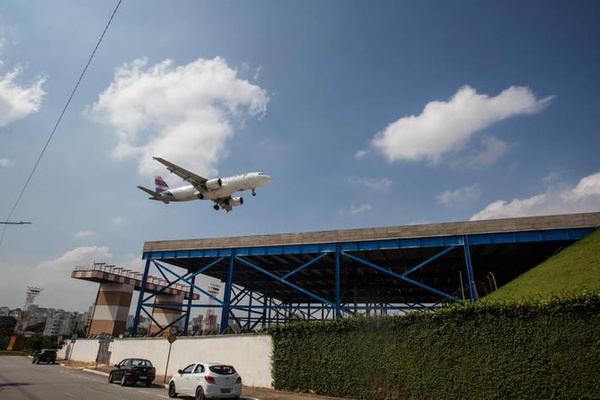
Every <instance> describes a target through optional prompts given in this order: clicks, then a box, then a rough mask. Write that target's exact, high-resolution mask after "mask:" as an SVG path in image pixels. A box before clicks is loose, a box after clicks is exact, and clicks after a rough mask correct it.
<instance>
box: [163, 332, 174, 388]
mask: <svg viewBox="0 0 600 400" xmlns="http://www.w3.org/2000/svg"><path fill="white" fill-rule="evenodd" d="M176 333H177V327H175V326H172V327H171V329H169V335H168V336H167V341H168V342H169V353H168V354H167V365H166V366H165V375H164V376H163V383H167V371H168V370H169V359H170V358H171V346H173V342H175V341H176V340H177V336H176V335H175V334H176Z"/></svg>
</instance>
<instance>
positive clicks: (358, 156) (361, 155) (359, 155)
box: [354, 150, 369, 160]
mask: <svg viewBox="0 0 600 400" xmlns="http://www.w3.org/2000/svg"><path fill="white" fill-rule="evenodd" d="M367 154H369V152H368V151H367V150H359V151H357V152H356V154H354V158H356V159H358V160H360V159H363V158H365V157H366V156H367Z"/></svg>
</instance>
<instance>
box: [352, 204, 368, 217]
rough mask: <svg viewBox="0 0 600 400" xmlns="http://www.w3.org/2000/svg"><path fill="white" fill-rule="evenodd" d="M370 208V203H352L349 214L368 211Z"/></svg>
mask: <svg viewBox="0 0 600 400" xmlns="http://www.w3.org/2000/svg"><path fill="white" fill-rule="evenodd" d="M371 208H373V207H371V205H370V204H363V205H360V206H356V205H354V204H352V207H350V214H352V215H356V214H362V213H364V212H367V211H369V210H370V209H371Z"/></svg>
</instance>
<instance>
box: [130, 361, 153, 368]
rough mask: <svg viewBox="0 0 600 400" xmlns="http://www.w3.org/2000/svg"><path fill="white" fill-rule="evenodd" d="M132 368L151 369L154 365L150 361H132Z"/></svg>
mask: <svg viewBox="0 0 600 400" xmlns="http://www.w3.org/2000/svg"><path fill="white" fill-rule="evenodd" d="M131 366H132V367H151V366H152V363H151V362H150V361H148V360H131Z"/></svg>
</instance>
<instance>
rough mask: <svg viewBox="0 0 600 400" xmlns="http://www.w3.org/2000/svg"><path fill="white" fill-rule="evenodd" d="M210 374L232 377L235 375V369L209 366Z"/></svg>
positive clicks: (226, 366)
mask: <svg viewBox="0 0 600 400" xmlns="http://www.w3.org/2000/svg"><path fill="white" fill-rule="evenodd" d="M208 369H210V370H211V371H212V372H214V373H215V374H217V375H233V374H235V368H233V367H232V366H231V365H211V366H210V367H208Z"/></svg>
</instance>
